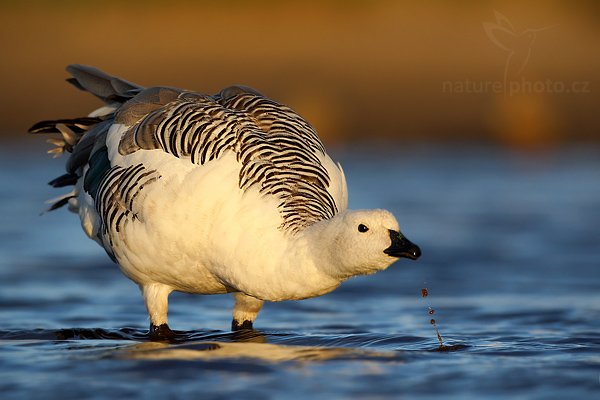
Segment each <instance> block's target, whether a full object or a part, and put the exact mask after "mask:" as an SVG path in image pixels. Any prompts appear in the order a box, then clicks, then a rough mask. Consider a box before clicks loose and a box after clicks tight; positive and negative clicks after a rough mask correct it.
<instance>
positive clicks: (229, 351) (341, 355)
mask: <svg viewBox="0 0 600 400" xmlns="http://www.w3.org/2000/svg"><path fill="white" fill-rule="evenodd" d="M119 356H120V357H123V358H131V359H143V360H187V361H193V360H206V361H208V360H226V359H253V360H257V361H264V362H270V363H280V362H287V361H297V362H310V361H325V360H332V359H348V358H361V359H373V358H377V359H388V360H392V359H393V360H398V356H397V354H394V353H393V352H381V351H368V350H360V349H349V348H331V347H328V348H326V347H311V346H293V345H292V346H290V345H279V344H271V343H257V342H191V343H184V344H169V343H163V342H146V343H139V344H136V345H133V346H131V347H128V348H126V349H124V350H122V351H120V352H119Z"/></svg>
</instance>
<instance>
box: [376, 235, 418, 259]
mask: <svg viewBox="0 0 600 400" xmlns="http://www.w3.org/2000/svg"><path fill="white" fill-rule="evenodd" d="M389 232H390V239H391V240H392V244H391V246H390V247H388V248H387V249H385V250H384V251H383V252H384V253H385V254H387V255H388V256H391V257H398V258H400V257H406V258H410V259H411V260H416V259H417V258H419V257H420V256H421V249H420V248H419V246H417V245H416V244H414V243H412V242H411V241H410V240H408V239H407V238H405V237H404V235H402V234H401V233H400V232H396V231H393V230H391V229H389Z"/></svg>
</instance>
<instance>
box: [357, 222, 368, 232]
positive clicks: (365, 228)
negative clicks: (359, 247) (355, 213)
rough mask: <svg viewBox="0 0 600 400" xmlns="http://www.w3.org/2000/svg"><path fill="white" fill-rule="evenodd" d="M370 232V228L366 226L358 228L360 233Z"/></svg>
mask: <svg viewBox="0 0 600 400" xmlns="http://www.w3.org/2000/svg"><path fill="white" fill-rule="evenodd" d="M368 230H369V228H368V227H367V226H366V225H363V224H360V225H359V226H358V231H359V232H361V233H365V232H366V231H368Z"/></svg>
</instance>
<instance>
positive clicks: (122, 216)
mask: <svg viewBox="0 0 600 400" xmlns="http://www.w3.org/2000/svg"><path fill="white" fill-rule="evenodd" d="M67 70H68V71H69V72H70V73H71V75H72V76H73V77H72V78H69V79H68V81H69V82H70V83H72V84H73V85H75V86H76V87H77V88H79V89H82V90H86V91H88V92H91V93H92V94H94V95H95V96H97V97H98V98H100V99H101V100H103V101H104V102H105V103H106V106H105V107H102V108H100V109H98V110H96V111H94V112H93V113H92V114H90V115H89V116H88V117H84V118H76V119H71V120H67V119H62V120H55V121H43V122H40V123H38V124H36V125H34V126H33V127H32V128H31V130H30V131H31V132H33V133H58V134H60V138H52V139H50V140H49V141H50V142H51V143H53V144H55V145H56V146H57V148H56V149H53V150H51V151H50V152H51V153H54V154H55V155H60V154H62V153H63V152H64V151H67V152H71V156H70V157H69V159H68V160H67V163H66V169H67V173H66V174H65V175H62V176H61V177H58V178H56V179H54V180H53V181H51V182H50V184H51V185H53V186H55V187H63V186H69V185H74V186H75V188H74V189H73V191H72V192H70V193H68V194H66V195H64V196H61V197H60V198H58V199H57V201H56V202H55V203H54V204H53V205H52V206H51V209H55V208H58V207H60V206H62V205H65V204H68V205H69V208H70V209H71V210H72V211H75V212H77V213H78V214H79V216H80V219H81V222H82V227H83V229H84V231H85V232H86V233H87V234H88V236H90V237H91V238H92V239H94V240H96V241H97V242H98V243H99V244H100V245H101V246H103V247H104V248H105V250H106V251H107V253H108V254H109V255H110V256H111V258H112V259H113V260H114V261H115V262H117V263H118V265H119V266H120V267H121V270H122V271H123V273H124V274H125V275H127V276H128V277H129V278H131V279H132V280H133V281H135V282H136V283H138V284H139V285H140V288H141V289H142V293H143V295H144V299H145V301H146V306H147V308H148V313H149V315H150V319H151V321H152V326H153V327H154V328H156V331H155V333H156V334H157V335H162V334H164V332H163V330H164V329H163V330H161V329H162V328H160V326H161V325H164V326H165V327H166V325H165V324H166V315H167V297H168V294H169V293H170V292H171V291H173V290H178V291H184V292H189V293H199V294H215V293H226V292H234V293H235V294H236V306H235V309H234V327H247V326H248V324H249V325H250V326H251V323H252V321H253V320H254V319H255V318H256V315H257V314H258V312H259V310H260V307H261V306H262V302H263V301H264V300H271V301H279V300H289V299H302V298H307V297H313V296H318V295H321V294H324V293H327V292H329V291H331V290H333V289H335V287H337V286H338V285H339V284H340V282H341V281H343V280H345V279H347V278H348V277H350V276H353V275H358V274H367V273H372V272H375V271H377V270H381V269H385V268H387V266H389V265H390V264H391V263H392V262H394V261H395V259H396V257H399V256H410V257H411V258H414V257H418V254H417V253H418V248H416V247H414V248H412V250H411V251H412V253H411V252H406V251H404V250H403V251H404V252H401V251H400V250H398V248H397V247H398V246H399V245H398V243H409V244H410V242H408V241H406V242H403V241H402V240H404V239H403V237H402V236H401V235H400V234H398V226H397V222H396V220H395V218H394V217H393V216H392V215H391V214H390V213H388V212H387V211H384V210H373V211H347V210H346V209H347V190H346V182H345V178H344V175H343V172H342V170H341V167H340V166H339V165H336V164H335V163H334V162H333V161H332V160H331V158H329V156H328V155H327V154H326V152H325V148H324V146H323V144H322V143H321V141H320V139H319V137H318V136H317V133H316V132H315V130H314V129H313V128H312V127H311V126H310V124H308V123H307V122H306V121H305V120H304V119H303V118H302V117H300V116H299V115H298V114H297V113H295V112H294V111H293V110H292V109H290V108H289V107H286V106H283V105H281V104H278V103H276V102H274V101H272V100H270V99H268V98H266V97H264V96H263V95H261V94H260V93H258V92H257V91H255V90H253V89H250V88H246V87H242V86H232V87H229V88H226V89H224V90H222V91H221V92H219V93H217V94H216V95H213V96H210V95H205V94H200V93H195V92H190V91H185V90H181V89H176V88H169V87H153V88H148V89H146V88H142V87H140V86H138V85H135V84H132V83H130V82H127V81H124V80H122V79H119V78H116V77H112V76H110V75H108V74H105V73H104V72H102V71H99V70H97V69H95V68H93V67H87V66H81V65H72V66H69V67H68V68H67ZM357 225H361V226H362V228H364V227H365V225H368V226H370V227H371V229H370V230H364V229H360V230H359V231H357V230H356V226H357ZM367 231H368V233H365V232H367ZM390 232H392V233H390ZM390 235H391V236H390ZM394 235H396V236H394ZM390 238H391V240H392V245H391V246H390ZM398 238H400V239H398ZM410 245H411V246H412V244H410ZM407 246H408V245H407ZM384 249H385V252H384V251H383V250H384ZM415 249H416V250H415ZM398 254H400V255H398ZM407 254H408V255H407ZM244 321H245V322H244ZM236 324H237V325H236ZM166 329H168V328H166ZM161 332H162V333H161ZM169 332H170V331H169Z"/></svg>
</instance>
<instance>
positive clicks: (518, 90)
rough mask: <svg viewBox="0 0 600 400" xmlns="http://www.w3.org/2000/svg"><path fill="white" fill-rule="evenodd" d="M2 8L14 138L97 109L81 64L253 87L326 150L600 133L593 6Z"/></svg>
mask: <svg viewBox="0 0 600 400" xmlns="http://www.w3.org/2000/svg"><path fill="white" fill-rule="evenodd" d="M0 10H1V12H0V46H1V47H2V49H3V51H4V54H5V57H4V61H3V62H2V63H1V65H0V90H2V93H3V96H2V98H1V99H0V108H1V109H2V120H1V122H0V133H1V134H2V138H4V139H12V140H19V139H18V138H22V136H23V132H24V131H25V130H26V129H27V128H28V127H29V126H30V125H31V124H32V123H33V122H35V121H37V120H40V119H45V118H55V117H70V116H79V115H83V114H86V113H87V112H88V111H89V110H90V109H91V108H92V107H95V106H96V105H98V102H97V101H96V99H94V98H93V97H91V96H88V95H86V94H84V93H77V92H76V91H74V89H73V88H72V87H71V86H70V85H68V84H66V83H65V82H64V79H65V78H66V77H67V75H66V73H65V71H64V68H65V66H66V65H67V64H69V63H81V64H90V65H94V66H96V67H99V68H100V69H103V70H106V71H108V72H109V73H111V74H113V75H117V76H120V77H123V78H125V79H127V80H130V81H132V82H136V83H138V84H141V85H145V86H153V85H171V86H178V87H184V88H188V89H193V90H197V91H201V92H206V93H215V92H217V91H218V90H220V89H221V88H223V87H225V86H227V85H231V84H234V83H241V84H245V85H248V86H252V87H255V88H257V89H259V90H260V91H262V92H264V93H265V94H266V95H268V96H269V97H272V98H274V99H276V100H278V101H280V102H283V103H286V104H289V105H290V106H292V107H293V108H294V109H296V110H297V111H298V112H300V113H301V114H302V115H304V116H305V117H306V118H307V119H308V120H309V121H310V122H311V123H312V124H313V125H314V126H315V127H316V128H317V130H318V132H319V134H320V135H321V137H322V138H323V139H324V141H325V142H326V144H328V145H332V144H344V143H347V142H349V141H368V142H373V141H375V140H393V141H400V142H401V143H403V144H406V145H410V144H412V143H415V142H419V143H432V142H450V143H457V142H467V143H472V142H475V143H485V144H493V145H500V146H509V147H511V148H518V149H539V148H548V147H556V146H560V145H563V144H570V143H582V142H597V141H598V139H599V135H598V132H599V129H600V118H598V113H597V107H598V104H600V90H598V89H597V86H596V85H597V80H598V76H599V74H600V46H599V45H598V37H599V36H600V23H599V22H600V4H599V3H598V2H596V1H592V0H590V1H578V2H569V1H532V2H527V3H523V2H521V1H463V2H460V3H456V2H449V1H428V2H416V1H378V0H373V1H358V0H353V1H342V0H330V1H304V2H292V1H267V0H259V1H252V2H245V1H222V2H212V1H182V0H179V1H177V0H176V1H170V2H160V1H128V2H120V1H111V0H108V1H104V2H102V3H98V2H92V1H3V2H1V3H0ZM486 24H489V27H491V29H489V28H485V26H484V25H486ZM494 25H495V26H494ZM507 70H508V76H506V75H505V72H507Z"/></svg>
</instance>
